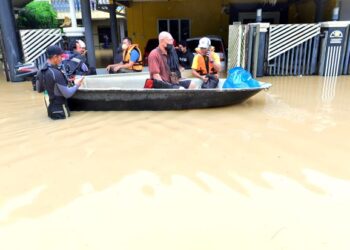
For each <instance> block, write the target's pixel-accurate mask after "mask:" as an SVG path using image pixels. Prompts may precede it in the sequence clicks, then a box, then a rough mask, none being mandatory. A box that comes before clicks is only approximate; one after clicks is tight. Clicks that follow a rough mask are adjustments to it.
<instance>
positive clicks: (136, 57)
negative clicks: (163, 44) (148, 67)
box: [106, 37, 143, 74]
mask: <svg viewBox="0 0 350 250" xmlns="http://www.w3.org/2000/svg"><path fill="white" fill-rule="evenodd" d="M122 49H123V61H122V62H120V63H117V64H110V65H108V66H107V68H106V69H107V71H108V72H109V73H110V74H115V73H132V72H141V71H142V69H143V66H142V55H141V51H140V49H139V47H138V45H137V44H132V40H131V38H129V37H126V38H124V39H123V44H122Z"/></svg>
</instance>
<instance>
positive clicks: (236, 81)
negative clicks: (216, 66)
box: [222, 67, 260, 89]
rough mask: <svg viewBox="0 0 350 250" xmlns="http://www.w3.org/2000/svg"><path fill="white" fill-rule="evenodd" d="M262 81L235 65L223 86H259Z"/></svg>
mask: <svg viewBox="0 0 350 250" xmlns="http://www.w3.org/2000/svg"><path fill="white" fill-rule="evenodd" d="M258 87H260V83H259V82H258V81H257V80H255V79H253V77H252V75H251V74H250V73H249V72H248V71H246V70H244V69H243V68H241V67H234V68H232V69H230V70H229V71H228V77H227V79H226V81H225V82H224V85H223V86H222V88H223V89H241V88H258Z"/></svg>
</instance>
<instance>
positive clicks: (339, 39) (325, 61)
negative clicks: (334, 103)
mask: <svg viewBox="0 0 350 250" xmlns="http://www.w3.org/2000/svg"><path fill="white" fill-rule="evenodd" d="M348 25H349V22H334V21H332V22H324V23H321V28H322V33H323V34H324V37H323V38H322V42H321V44H322V47H321V60H320V66H319V75H322V76H338V75H339V74H340V73H341V69H342V67H343V61H344V57H343V54H344V51H345V49H346V48H345V41H346V30H347V27H348Z"/></svg>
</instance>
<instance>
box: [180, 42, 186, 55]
mask: <svg viewBox="0 0 350 250" xmlns="http://www.w3.org/2000/svg"><path fill="white" fill-rule="evenodd" d="M179 50H180V51H181V52H182V53H186V52H187V43H186V41H180V42H179Z"/></svg>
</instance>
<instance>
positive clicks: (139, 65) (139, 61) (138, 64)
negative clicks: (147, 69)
mask: <svg viewBox="0 0 350 250" xmlns="http://www.w3.org/2000/svg"><path fill="white" fill-rule="evenodd" d="M133 49H136V50H137V52H138V53H139V58H138V59H137V61H136V62H135V63H134V65H133V66H132V67H129V68H128V69H130V70H134V71H142V69H143V66H142V55H141V51H140V49H139V47H138V45H137V44H132V45H130V46H129V48H128V49H127V50H125V51H124V54H123V63H124V64H127V63H129V62H130V56H131V51H132V50H133Z"/></svg>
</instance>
